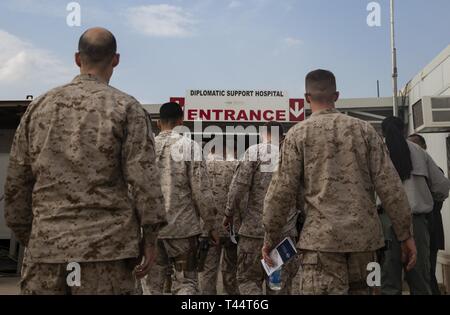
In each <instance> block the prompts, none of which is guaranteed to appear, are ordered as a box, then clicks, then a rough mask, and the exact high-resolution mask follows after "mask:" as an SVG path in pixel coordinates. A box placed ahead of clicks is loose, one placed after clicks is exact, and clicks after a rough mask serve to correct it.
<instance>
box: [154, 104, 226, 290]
mask: <svg viewBox="0 0 450 315" xmlns="http://www.w3.org/2000/svg"><path fill="white" fill-rule="evenodd" d="M182 124H183V111H182V109H181V106H180V105H179V104H177V103H166V104H164V105H163V106H161V109H160V121H159V126H160V128H161V133H160V134H159V135H158V136H157V137H156V138H155V141H156V156H157V161H158V166H159V168H160V170H161V188H162V192H163V195H164V199H165V209H166V214H167V220H168V222H169V224H168V225H167V226H166V227H165V228H163V229H162V230H161V231H160V233H159V236H158V252H157V258H156V266H155V268H153V269H152V270H151V272H150V273H149V274H148V276H147V281H146V285H147V287H148V290H149V292H150V293H151V294H162V293H163V289H164V282H165V279H166V274H167V273H168V269H169V268H172V267H173V268H174V273H173V280H172V293H173V294H179V295H192V294H198V290H199V288H198V274H197V250H198V248H197V247H198V246H197V245H198V238H199V236H200V235H201V233H202V230H201V221H200V220H203V222H204V228H205V230H206V231H208V232H209V234H210V236H211V238H212V242H213V243H214V244H215V245H217V244H218V236H217V232H216V227H215V222H216V221H215V215H216V211H217V210H216V208H215V206H214V200H213V196H212V192H211V188H210V184H209V180H208V175H207V171H206V164H205V161H204V160H203V155H202V149H201V147H200V146H199V145H198V144H197V143H196V142H194V141H192V140H191V139H189V138H187V137H184V136H182V135H181V134H179V133H177V132H176V131H175V130H173V129H174V128H176V127H177V126H181V125H182ZM169 270H170V269H169Z"/></svg>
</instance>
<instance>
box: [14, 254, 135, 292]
mask: <svg viewBox="0 0 450 315" xmlns="http://www.w3.org/2000/svg"><path fill="white" fill-rule="evenodd" d="M135 261H136V260H135V259H132V260H117V261H102V262H86V263H80V264H79V265H80V286H79V287H77V286H69V285H68V282H67V278H69V279H74V278H72V276H71V272H72V271H73V269H70V270H69V271H67V264H66V263H64V264H59V263H58V264H46V263H35V262H33V261H32V259H31V258H30V257H27V256H25V259H24V262H23V266H22V279H21V281H20V290H21V294H24V295H63V294H72V295H87V294H98V295H100V294H101V295H122V294H123V295H125V294H127V295H130V294H140V293H141V291H140V288H138V287H137V286H136V281H135V277H134V275H133V269H134V265H133V262H135Z"/></svg>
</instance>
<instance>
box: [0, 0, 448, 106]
mask: <svg viewBox="0 0 450 315" xmlns="http://www.w3.org/2000/svg"><path fill="white" fill-rule="evenodd" d="M70 2H71V1H65V0H2V1H1V2H0V100H7V99H23V98H25V96H26V95H34V96H35V97H36V96H38V95H40V94H42V93H44V92H46V91H47V90H48V89H50V88H53V87H55V86H58V85H62V84H64V83H67V82H69V81H70V80H71V79H72V78H73V77H74V76H75V75H76V74H77V73H78V71H79V69H78V68H77V67H76V66H75V64H74V61H73V55H74V53H75V52H76V50H77V43H78V38H79V36H80V35H81V34H82V33H83V31H84V30H85V29H87V28H89V27H92V26H103V27H106V28H108V29H110V30H111V31H112V32H113V33H114V34H115V36H116V38H117V41H118V48H119V52H120V53H121V63H120V65H119V66H118V67H117V68H116V71H115V73H114V75H113V78H112V80H111V85H113V86H115V87H117V88H119V89H121V90H123V91H125V92H127V93H129V94H131V95H133V96H135V97H136V98H137V99H138V100H139V101H141V102H142V103H146V104H149V103H162V102H165V101H168V100H169V98H170V97H172V96H174V97H176V96H184V95H185V93H186V90H188V89H255V90H262V89H268V90H283V91H287V92H288V94H289V96H290V97H302V96H303V93H304V77H305V75H306V74H307V73H308V72H309V71H310V70H314V69H317V68H326V69H329V70H332V71H333V72H334V73H335V74H336V76H337V80H338V88H339V90H340V92H341V95H342V97H344V98H357V97H376V94H377V89H376V82H377V80H380V85H381V95H382V96H390V95H392V92H391V91H392V89H391V55H390V28H389V0H379V1H375V2H376V3H378V4H379V5H380V9H381V11H380V17H381V20H380V21H381V25H380V26H375V27H369V25H368V24H367V16H368V15H369V13H370V12H369V11H368V10H367V6H368V4H369V3H371V2H374V1H369V0H339V1H336V0H160V1H153V0H148V1H143V0H141V1H138V0H136V1H132V0H122V1H111V0H108V1H106V0H98V1H93V0H78V1H76V2H77V3H78V4H79V5H80V8H81V11H80V13H81V15H80V16H81V25H80V26H69V25H68V24H67V21H66V18H67V15H68V14H69V13H70V11H68V10H67V5H68V4H69V3H70ZM395 3H396V23H397V25H396V27H397V29H396V32H397V33H396V39H397V49H398V63H399V86H400V87H403V86H404V85H405V84H406V83H407V82H408V81H409V80H410V79H412V78H413V77H414V76H415V75H416V74H417V73H418V72H419V71H420V70H421V69H422V68H423V67H424V66H426V65H427V64H428V63H429V62H430V61H431V60H432V59H433V58H434V57H436V56H437V55H438V54H439V53H440V52H441V51H442V50H443V49H445V48H446V47H447V46H448V45H450V16H449V13H450V1H449V0H432V1H430V0H396V2H395Z"/></svg>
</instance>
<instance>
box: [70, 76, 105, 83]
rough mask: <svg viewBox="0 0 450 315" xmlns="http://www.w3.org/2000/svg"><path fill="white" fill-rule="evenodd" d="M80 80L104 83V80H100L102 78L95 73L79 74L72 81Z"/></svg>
mask: <svg viewBox="0 0 450 315" xmlns="http://www.w3.org/2000/svg"><path fill="white" fill-rule="evenodd" d="M80 81H96V82H99V83H102V81H100V79H99V78H97V77H96V76H95V75H93V74H79V75H77V76H76V77H75V78H74V79H73V80H72V82H80Z"/></svg>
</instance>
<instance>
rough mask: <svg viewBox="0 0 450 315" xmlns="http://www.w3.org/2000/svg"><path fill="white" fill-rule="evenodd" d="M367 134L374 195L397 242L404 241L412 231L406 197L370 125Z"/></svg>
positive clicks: (396, 174)
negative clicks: (377, 198) (378, 199)
mask: <svg viewBox="0 0 450 315" xmlns="http://www.w3.org/2000/svg"><path fill="white" fill-rule="evenodd" d="M367 132H368V139H369V161H370V163H369V166H370V173H371V177H372V181H373V184H374V186H375V190H376V193H377V195H378V197H379V198H380V200H381V203H382V205H383V208H384V210H385V211H386V214H387V215H388V217H389V219H391V221H392V226H393V228H394V231H395V234H396V235H397V238H398V240H399V241H405V240H407V239H408V238H410V237H411V231H412V219H411V208H410V206H409V201H408V197H407V196H406V192H405V189H404V187H403V184H402V182H401V179H400V177H399V175H398V173H397V171H396V169H395V167H394V164H393V163H392V161H391V158H390V157H389V153H388V150H387V147H386V145H385V144H384V142H383V140H382V139H381V137H380V136H379V135H378V133H377V132H376V130H375V129H374V128H373V127H372V126H370V125H368V130H367Z"/></svg>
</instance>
